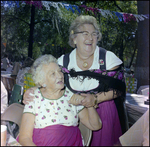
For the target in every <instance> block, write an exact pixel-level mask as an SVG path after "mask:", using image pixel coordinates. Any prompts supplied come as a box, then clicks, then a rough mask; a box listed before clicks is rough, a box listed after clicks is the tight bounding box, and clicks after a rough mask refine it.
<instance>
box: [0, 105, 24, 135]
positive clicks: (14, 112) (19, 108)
mask: <svg viewBox="0 0 150 147" xmlns="http://www.w3.org/2000/svg"><path fill="white" fill-rule="evenodd" d="M23 110H24V105H21V104H18V103H13V104H11V105H10V106H8V107H7V109H6V110H5V111H4V113H2V114H1V120H2V121H6V122H7V121H8V123H7V127H8V131H9V132H10V134H11V135H12V136H13V137H14V138H16V136H15V135H14V133H13V131H12V129H11V123H9V122H13V123H15V124H17V125H18V127H19V128H20V125H21V119H22V114H23Z"/></svg>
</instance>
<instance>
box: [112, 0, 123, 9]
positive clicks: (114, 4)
mask: <svg viewBox="0 0 150 147" xmlns="http://www.w3.org/2000/svg"><path fill="white" fill-rule="evenodd" d="M113 2H114V5H115V6H116V7H117V8H118V9H119V10H120V11H121V12H123V10H122V9H121V8H120V7H119V6H118V5H117V4H116V1H115V0H114V1H113Z"/></svg>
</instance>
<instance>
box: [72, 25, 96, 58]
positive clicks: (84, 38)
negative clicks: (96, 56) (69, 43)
mask: <svg viewBox="0 0 150 147" xmlns="http://www.w3.org/2000/svg"><path fill="white" fill-rule="evenodd" d="M84 31H86V32H88V33H89V35H83V34H82V33H78V34H77V37H76V38H74V43H75V44H76V46H77V51H78V53H79V54H80V55H81V56H85V57H89V56H91V55H92V54H93V53H94V51H95V49H96V45H97V37H94V36H92V33H95V32H96V30H95V28H94V26H93V25H91V24H84V25H83V26H80V27H79V31H78V32H84Z"/></svg>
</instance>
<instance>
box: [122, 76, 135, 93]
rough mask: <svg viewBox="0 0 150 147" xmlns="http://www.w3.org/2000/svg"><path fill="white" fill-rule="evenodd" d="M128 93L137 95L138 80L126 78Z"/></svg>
mask: <svg viewBox="0 0 150 147" xmlns="http://www.w3.org/2000/svg"><path fill="white" fill-rule="evenodd" d="M125 81H126V92H128V93H136V91H137V79H136V78H132V77H126V78H125Z"/></svg>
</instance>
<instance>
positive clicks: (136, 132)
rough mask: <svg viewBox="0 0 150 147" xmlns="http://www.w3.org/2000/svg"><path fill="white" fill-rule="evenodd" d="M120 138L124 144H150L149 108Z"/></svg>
mask: <svg viewBox="0 0 150 147" xmlns="http://www.w3.org/2000/svg"><path fill="white" fill-rule="evenodd" d="M119 140H120V143H121V145H122V146H149V109H148V110H147V111H146V112H145V113H144V114H143V115H142V116H141V117H140V118H139V119H138V120H137V121H136V122H135V123H134V124H133V125H132V126H131V127H130V129H129V130H128V131H127V132H126V133H124V134H123V135H122V136H121V137H120V138H119Z"/></svg>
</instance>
